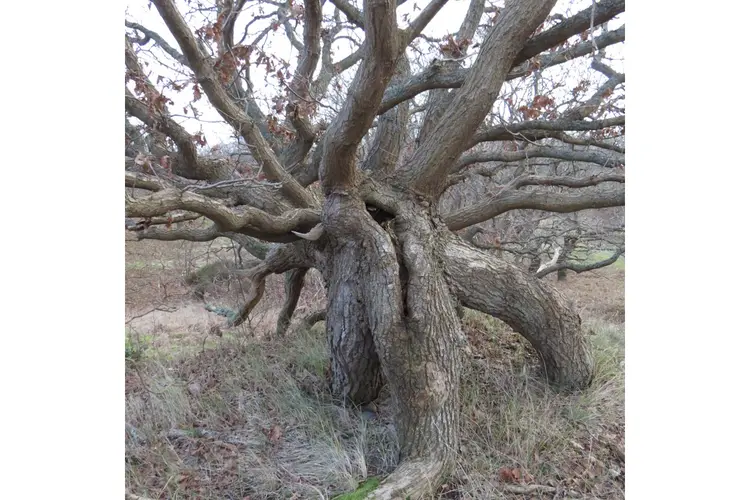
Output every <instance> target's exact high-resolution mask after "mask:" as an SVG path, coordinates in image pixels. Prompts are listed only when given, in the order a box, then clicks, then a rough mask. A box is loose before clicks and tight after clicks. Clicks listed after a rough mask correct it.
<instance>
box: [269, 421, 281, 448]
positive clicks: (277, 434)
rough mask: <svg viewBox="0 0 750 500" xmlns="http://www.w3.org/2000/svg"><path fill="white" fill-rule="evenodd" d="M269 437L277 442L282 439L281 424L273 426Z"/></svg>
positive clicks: (273, 441)
mask: <svg viewBox="0 0 750 500" xmlns="http://www.w3.org/2000/svg"><path fill="white" fill-rule="evenodd" d="M268 439H270V440H271V442H272V443H277V442H278V441H279V440H280V439H281V426H279V425H278V424H274V425H273V427H271V430H270V431H268Z"/></svg>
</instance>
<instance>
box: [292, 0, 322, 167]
mask: <svg viewBox="0 0 750 500" xmlns="http://www.w3.org/2000/svg"><path fill="white" fill-rule="evenodd" d="M322 20H323V13H322V10H321V7H320V0H305V24H304V34H303V40H304V42H305V43H304V46H303V47H302V48H301V49H300V61H299V64H298V65H297V69H296V70H295V72H294V77H293V78H292V81H291V84H290V85H289V94H288V96H289V104H287V106H286V118H287V120H288V121H289V122H290V123H291V124H292V125H293V126H294V129H295V130H296V131H297V137H296V138H295V140H294V142H293V143H292V144H290V145H289V146H288V147H287V148H286V149H285V150H284V154H283V155H282V161H283V163H284V165H287V166H289V165H293V164H297V163H300V162H301V161H303V160H304V159H305V156H306V155H307V153H308V151H310V148H311V147H312V146H313V142H314V140H315V132H316V131H315V128H314V127H313V125H312V124H311V123H310V116H311V114H312V112H313V109H314V105H315V101H313V100H312V97H311V93H310V84H311V82H312V77H313V73H314V72H315V68H316V67H317V65H318V61H319V60H320V33H321V23H322Z"/></svg>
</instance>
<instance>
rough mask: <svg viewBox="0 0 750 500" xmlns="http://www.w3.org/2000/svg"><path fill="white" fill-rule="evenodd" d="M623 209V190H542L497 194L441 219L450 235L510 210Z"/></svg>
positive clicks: (568, 210)
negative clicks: (563, 191)
mask: <svg viewBox="0 0 750 500" xmlns="http://www.w3.org/2000/svg"><path fill="white" fill-rule="evenodd" d="M624 205H625V189H624V188H618V189H608V190H604V189H602V190H587V191H579V192H568V193H553V192H549V191H542V190H532V191H519V190H515V189H509V190H501V191H500V192H499V193H498V194H496V195H494V196H491V197H489V198H488V199H487V200H485V201H483V202H481V203H478V204H476V205H472V206H469V207H466V208H463V209H461V210H458V211H456V212H453V213H451V214H448V215H447V216H446V217H445V223H446V225H447V226H448V228H449V229H451V230H452V231H457V230H459V229H463V228H465V227H469V226H473V225H474V224H478V223H480V222H483V221H486V220H489V219H492V218H493V217H496V216H498V215H500V214H502V213H505V212H509V211H511V210H519V209H533V210H547V211H549V212H559V213H570V212H577V211H579V210H587V209H591V208H605V207H620V206H624Z"/></svg>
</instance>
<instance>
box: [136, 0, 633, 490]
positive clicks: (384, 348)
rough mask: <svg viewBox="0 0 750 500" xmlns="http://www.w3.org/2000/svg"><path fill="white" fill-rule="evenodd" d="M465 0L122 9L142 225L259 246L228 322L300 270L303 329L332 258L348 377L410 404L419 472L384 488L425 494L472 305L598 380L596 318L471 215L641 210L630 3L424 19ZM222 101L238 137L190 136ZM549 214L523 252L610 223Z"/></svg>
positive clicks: (340, 347) (538, 0)
mask: <svg viewBox="0 0 750 500" xmlns="http://www.w3.org/2000/svg"><path fill="white" fill-rule="evenodd" d="M448 3H449V2H448V1H447V0H431V1H421V2H405V1H401V0H398V1H397V0H365V1H364V2H358V3H357V4H355V3H351V2H349V1H347V0H329V1H328V2H325V1H320V0H305V1H304V2H287V1H281V2H277V1H270V0H262V1H246V0H234V1H233V0H218V1H217V2H215V3H213V4H204V3H202V2H197V1H187V2H185V3H184V4H180V5H177V4H176V3H175V2H174V1H173V0H154V1H153V2H152V5H153V6H154V8H155V10H156V11H157V12H158V14H159V17H160V20H161V22H162V23H163V26H162V27H156V26H149V27H146V26H144V25H142V24H140V23H138V22H135V21H131V20H130V19H128V20H127V21H126V28H127V29H126V43H125V64H126V86H125V87H126V88H125V110H126V158H125V166H126V172H125V185H126V187H127V188H128V189H126V215H127V216H128V217H130V218H132V219H135V220H131V223H130V224H129V228H130V229H132V230H134V231H136V232H137V234H138V237H139V238H151V239H159V240H179V239H182V240H192V241H209V240H212V239H215V238H219V237H227V238H230V239H232V240H234V241H235V242H236V243H237V244H238V245H240V246H242V247H243V248H244V249H245V250H247V251H248V252H249V253H250V254H252V255H253V256H254V258H255V259H257V261H251V263H252V267H250V269H249V270H247V271H246V274H247V275H249V277H250V280H251V282H252V285H253V289H252V291H251V294H250V297H249V300H248V301H247V302H246V303H245V304H244V306H243V307H242V308H241V309H240V310H239V311H237V313H236V314H234V315H232V317H231V318H230V325H235V326H236V325H238V324H240V323H241V322H242V321H244V320H245V319H246V318H247V317H248V315H249V313H250V312H251V310H252V309H253V307H255V305H256V304H257V303H258V301H259V300H260V298H261V297H262V295H263V292H264V287H265V279H266V277H267V276H268V275H270V274H272V273H286V274H285V282H286V293H287V297H286V301H285V303H284V306H283V308H282V312H281V317H280V319H279V331H283V330H284V329H285V328H286V326H287V325H288V323H289V318H291V315H292V313H293V311H294V309H295V307H296V303H297V299H298V297H299V293H300V290H301V288H302V285H303V282H304V276H305V274H306V272H307V271H308V270H309V269H311V268H314V269H318V270H319V271H320V272H321V274H322V276H323V279H324V281H325V284H326V288H327V295H328V297H327V302H328V303H327V309H326V331H327V336H328V342H329V346H330V351H331V371H332V382H331V388H332V391H333V392H334V393H335V394H336V395H338V396H340V397H341V399H342V401H344V402H346V403H347V404H354V405H361V404H365V403H368V402H370V401H372V400H373V399H375V398H376V397H377V396H378V393H379V392H380V389H381V388H382V386H383V384H384V383H385V382H387V383H388V384H389V387H390V393H391V395H392V398H393V400H394V404H395V407H396V423H397V430H398V439H399V446H400V465H399V466H398V468H397V469H396V470H395V471H394V472H393V473H392V474H391V476H390V477H389V478H388V479H387V480H386V481H385V482H383V483H382V484H381V485H380V486H379V487H378V488H377V490H376V491H375V492H374V493H373V498H407V497H411V498H419V497H421V496H423V495H425V494H427V493H429V492H430V491H431V490H432V489H433V488H434V487H435V485H436V481H437V480H438V479H439V478H440V477H441V476H442V475H443V474H444V473H446V472H448V471H450V469H451V467H452V464H453V461H454V458H455V454H456V453H457V437H456V436H457V427H458V425H459V424H460V423H459V422H458V414H459V413H458V408H457V405H458V398H457V384H458V380H459V377H460V373H461V365H462V360H461V352H462V350H461V345H462V343H463V342H465V338H464V335H463V332H462V329H461V324H460V321H459V319H458V314H457V308H458V306H465V307H469V308H473V309H477V310H479V311H483V312H486V313H488V314H492V315H493V316H496V317H498V318H500V319H502V320H503V321H505V322H506V323H508V324H509V325H510V326H511V327H512V328H513V329H515V330H516V331H517V332H519V333H520V334H521V335H523V336H524V337H525V338H527V339H528V340H529V341H530V342H531V344H532V345H533V346H534V348H535V349H536V350H537V351H538V353H539V356H540V358H541V360H542V362H543V367H544V370H545V374H546V376H547V378H548V380H549V381H550V382H551V383H552V384H554V385H556V386H558V387H561V388H564V389H576V388H581V387H585V386H586V385H587V384H588V383H589V382H590V380H591V376H592V362H591V357H590V354H589V352H588V348H587V345H586V339H585V336H584V334H583V332H582V331H581V322H580V318H579V316H578V314H577V313H576V312H575V311H573V310H572V309H571V307H570V306H569V305H568V304H566V303H564V302H563V301H562V300H561V296H560V295H559V294H558V293H557V292H556V291H555V290H554V289H553V288H551V287H550V286H549V285H547V284H546V283H544V282H543V281H542V280H540V279H538V276H539V275H540V274H541V273H540V272H536V273H529V272H528V270H527V269H522V268H520V267H518V266H517V265H515V264H514V263H513V262H512V261H511V260H509V259H506V258H503V257H502V256H499V255H497V254H493V253H491V252H487V251H484V250H482V249H481V248H477V244H476V237H477V234H476V231H475V232H474V234H468V233H466V231H465V230H467V229H468V230H469V232H471V231H472V229H473V226H476V225H478V224H483V223H484V224H489V223H496V222H495V221H498V220H499V219H498V217H499V216H501V215H504V214H510V213H517V212H512V211H518V210H521V209H524V210H533V211H538V212H536V213H540V212H554V213H558V214H573V213H576V212H578V211H582V210H589V209H596V208H605V207H619V206H622V205H624V188H623V186H624V180H625V178H624V148H623V147H622V145H621V142H620V140H619V138H621V137H622V136H623V134H624V123H625V121H624V109H623V108H622V107H621V102H622V99H623V97H624V81H625V77H624V74H622V73H620V72H618V71H616V70H615V69H613V66H614V62H616V61H614V62H613V61H611V60H609V59H608V58H607V54H606V51H605V48H607V47H609V46H612V45H615V44H617V43H620V42H622V41H623V40H624V38H625V28H624V25H623V26H619V27H617V29H614V30H611V29H609V28H610V26H609V22H610V21H611V20H613V19H614V18H615V16H617V15H618V14H620V13H622V12H623V11H624V1H621V0H603V1H601V2H596V3H593V4H588V3H585V4H584V5H580V6H574V7H572V8H571V6H568V5H560V6H558V8H557V9H556V10H555V11H554V13H553V8H554V7H555V4H556V2H555V1H552V0H530V1H524V2H522V1H519V0H509V1H507V2H505V4H504V6H502V5H501V4H500V3H498V4H497V5H496V4H495V3H493V2H489V1H483V0H471V1H470V2H464V5H465V7H466V11H465V17H464V18H463V20H462V22H461V24H460V26H459V27H458V29H457V31H456V32H455V33H451V34H449V35H447V36H446V37H444V38H441V39H436V38H432V37H430V36H427V35H424V34H423V31H424V30H425V27H426V26H427V25H428V24H429V23H430V21H431V20H432V19H433V18H434V17H435V16H436V15H437V14H438V13H439V11H440V10H441V9H443V8H444V7H446V5H447V4H448ZM451 3H453V2H451ZM150 5H151V4H149V6H150ZM569 10H572V12H569ZM558 11H559V12H558ZM550 14H552V15H550ZM613 24H615V23H613ZM163 28H164V29H163ZM279 39H281V41H282V42H285V43H286V44H288V46H289V47H290V48H291V49H290V50H292V52H293V57H292V58H290V60H285V59H284V58H282V57H281V56H280V55H279V54H280V53H281V52H283V51H281V50H278V47H280V46H282V45H278V44H279V43H280V42H279V41H278V40H279ZM274 40H275V42H274ZM274 44H276V45H274ZM342 52H343V53H345V54H346V55H345V56H344V57H341V56H340V55H339V54H340V53H342ZM293 63H295V64H293ZM154 66H156V67H165V68H168V70H166V71H162V70H161V69H160V70H152V69H149V68H150V67H154ZM162 73H166V76H165V75H164V74H162ZM184 93H188V95H189V96H190V98H189V99H188V101H189V102H185V105H184V106H182V109H178V108H179V107H180V106H179V105H176V104H175V102H180V100H183V101H185V97H184ZM207 108H209V109H210V110H213V112H214V114H216V115H218V116H219V117H220V118H221V120H223V122H224V123H225V124H226V125H228V126H229V128H230V129H231V132H232V134H233V135H234V138H235V141H236V145H237V148H236V149H234V150H226V151H222V148H221V147H216V146H217V145H211V144H208V143H207V139H206V137H205V133H204V132H202V131H201V130H197V131H196V130H192V129H191V130H188V127H189V126H190V123H192V122H190V121H189V120H186V117H188V116H189V115H192V117H193V118H196V119H198V118H203V119H205V115H206V114H208V113H209V112H207V111H206V109H207ZM204 220H207V221H210V222H209V223H208V224H202V222H201V221H204ZM487 221H491V222H487ZM513 223H514V221H512V220H508V221H506V222H505V225H506V230H505V231H504V232H503V237H505V236H506V233H508V235H509V231H510V228H512V227H514V225H513ZM516 226H518V224H517V223H516ZM521 226H523V224H521ZM526 226H528V224H526ZM540 226H541V229H540ZM532 227H533V228H532V229H531V230H530V231H529V229H528V227H527V228H526V233H523V232H519V234H518V235H517V237H516V239H517V240H518V241H519V242H520V244H519V245H520V246H521V247H522V248H521V250H518V251H519V252H521V251H523V245H526V244H528V243H529V242H531V241H532V240H535V239H536V236H539V235H540V234H542V233H544V234H543V236H544V238H547V239H553V238H554V237H560V238H562V240H563V241H562V247H561V248H560V250H561V252H562V251H563V250H564V251H565V252H566V256H565V257H564V259H563V260H562V261H560V260H559V258H558V262H556V263H555V265H553V266H552V267H550V268H548V270H549V269H553V270H557V269H562V268H563V267H567V268H571V269H574V270H575V269H576V268H575V267H571V266H572V264H571V265H567V264H565V263H566V262H567V260H566V259H567V256H568V255H570V254H571V253H572V249H573V247H574V246H575V245H576V244H577V242H578V241H581V240H582V239H585V238H586V237H587V235H588V234H589V233H592V232H594V231H593V230H592V229H591V228H590V227H589V226H588V225H586V224H581V222H580V221H578V222H576V220H575V219H572V218H569V219H566V220H565V221H562V220H558V221H557V222H556V223H554V224H547V226H545V225H544V224H542V223H541V218H539V222H537V224H536V226H534V225H533V224H532ZM619 228H620V225H613V226H612V228H611V230H610V229H608V230H607V232H616V231H615V230H616V229H619ZM457 233H461V236H463V237H461V236H460V235H459V234H457ZM566 237H567V238H568V239H567V240H566V239H565V238H566ZM571 238H572V239H571ZM467 240H468V241H467ZM472 242H473V243H472ZM507 243H508V242H506V245H504V246H503V245H502V240H501V241H500V244H501V248H505V247H508V248H512V245H510V246H508V244H507ZM615 244H618V243H615ZM480 246H481V245H480ZM517 246H518V245H517ZM548 246H549V245H548ZM618 248H619V247H618ZM540 249H542V245H541V244H540V245H539V246H538V247H537V248H536V250H534V251H536V252H537V253H538V252H539V250H540ZM615 253H616V252H615ZM563 264H565V265H563ZM555 266H558V267H557V269H554V268H555ZM560 266H562V267H560ZM532 271H536V270H534V269H533V268H532ZM550 272H551V271H550Z"/></svg>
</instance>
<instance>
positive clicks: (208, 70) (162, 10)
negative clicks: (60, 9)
mask: <svg viewBox="0 0 750 500" xmlns="http://www.w3.org/2000/svg"><path fill="white" fill-rule="evenodd" d="M153 4H154V5H155V6H156V8H157V10H158V11H159V14H160V15H161V17H162V19H163V20H164V22H165V24H166V25H167V27H168V28H169V30H170V31H171V32H172V35H173V36H174V37H175V39H176V40H177V43H178V44H179V45H180V48H181V49H182V52H183V53H184V54H185V57H186V58H187V60H188V62H189V64H190V68H191V69H192V70H193V72H194V73H195V76H196V79H197V80H198V82H199V83H200V84H201V87H202V88H203V90H204V91H205V93H206V96H207V97H208V99H209V101H210V102H211V104H212V105H213V106H214V107H215V108H216V110H217V111H218V112H219V113H220V114H221V115H222V116H223V117H224V119H225V120H226V121H227V123H229V124H230V125H231V126H232V127H233V128H234V129H235V130H236V131H237V132H238V133H239V134H240V135H241V136H242V138H243V139H244V140H245V142H246V143H247V144H248V146H250V148H251V151H252V153H253V156H255V158H256V159H257V160H258V162H259V163H260V164H261V166H262V169H263V172H264V173H265V175H266V177H267V178H268V179H270V180H272V181H277V182H281V185H282V189H281V191H282V193H283V194H285V195H286V196H287V197H288V198H289V199H290V200H291V201H292V202H293V203H295V204H296V205H298V206H302V207H314V206H317V205H318V202H317V200H316V199H315V197H314V196H312V194H311V193H310V192H308V191H306V190H305V188H303V187H302V186H301V185H300V184H299V183H298V182H297V181H296V180H295V179H294V177H292V176H291V174H289V173H288V172H287V171H286V170H285V169H284V168H283V167H282V165H281V163H280V162H279V160H278V158H277V157H276V155H275V154H274V152H273V150H272V149H271V147H270V146H269V144H268V142H267V141H266V140H265V138H264V137H263V135H262V134H261V132H260V130H259V129H258V127H257V125H256V124H255V123H254V122H253V121H252V120H251V119H250V118H249V117H248V115H247V114H245V113H244V111H243V110H241V109H240V108H239V107H238V106H237V105H236V104H235V103H234V101H233V100H232V99H231V98H230V97H229V95H228V94H227V92H226V90H224V87H223V86H222V84H221V82H220V81H219V78H218V76H217V74H216V72H215V71H214V69H213V65H212V64H211V61H209V60H207V59H206V58H205V57H203V55H202V53H201V51H200V49H199V47H198V43H197V42H196V39H195V37H194V36H193V34H192V31H191V29H190V27H189V26H188V25H187V23H186V22H185V20H184V19H183V18H182V15H181V14H180V12H179V11H178V9H177V7H176V6H175V4H174V1H173V0H154V2H153Z"/></svg>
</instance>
